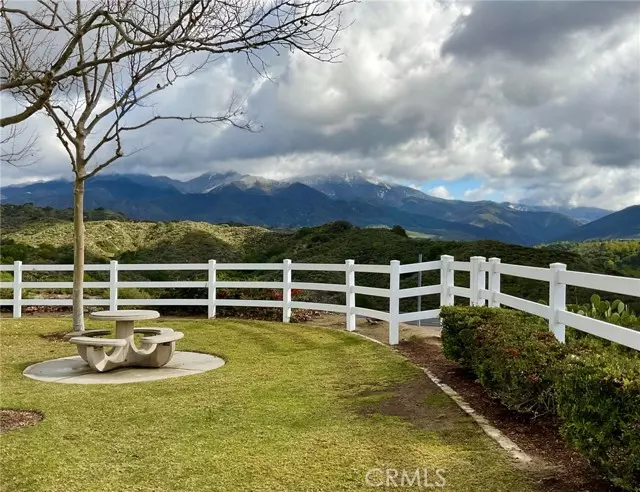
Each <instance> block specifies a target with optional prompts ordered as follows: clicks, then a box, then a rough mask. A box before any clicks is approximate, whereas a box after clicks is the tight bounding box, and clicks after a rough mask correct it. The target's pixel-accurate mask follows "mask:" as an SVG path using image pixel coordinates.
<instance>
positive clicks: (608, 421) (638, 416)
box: [556, 345, 640, 492]
mask: <svg viewBox="0 0 640 492" xmlns="http://www.w3.org/2000/svg"><path fill="white" fill-rule="evenodd" d="M556 394H557V400H558V415H559V416H560V418H561V420H562V426H561V432H562V434H563V435H564V437H565V438H566V439H567V440H568V441H569V442H570V443H571V444H572V445H573V446H574V447H575V448H576V449H577V450H578V451H579V452H580V453H581V454H582V455H584V456H586V457H587V458H588V459H589V461H591V462H592V463H593V464H594V465H595V466H596V467H597V468H598V469H599V470H600V471H601V473H602V474H603V475H604V476H606V477H607V478H609V480H611V482H612V483H614V484H615V485H617V486H619V487H622V488H624V489H625V490H631V491H636V492H638V491H640V356H639V355H638V353H637V352H636V353H635V354H633V353H631V352H625V351H621V350H615V348H613V347H612V348H609V349H607V350H605V351H603V350H600V349H598V346H597V345H595V346H594V347H592V348H591V349H585V350H583V351H581V353H580V355H573V356H569V357H567V359H566V360H565V362H564V371H563V377H562V378H559V379H558V381H557V384H556Z"/></svg>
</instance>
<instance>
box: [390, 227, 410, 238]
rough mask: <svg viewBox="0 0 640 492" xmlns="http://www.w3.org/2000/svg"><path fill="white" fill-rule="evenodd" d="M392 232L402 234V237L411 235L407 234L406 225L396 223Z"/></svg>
mask: <svg viewBox="0 0 640 492" xmlns="http://www.w3.org/2000/svg"><path fill="white" fill-rule="evenodd" d="M391 232H393V233H394V234H397V235H398V236H402V237H409V236H408V235H407V231H406V229H405V228H404V227H402V226H399V225H394V226H393V227H392V228H391Z"/></svg>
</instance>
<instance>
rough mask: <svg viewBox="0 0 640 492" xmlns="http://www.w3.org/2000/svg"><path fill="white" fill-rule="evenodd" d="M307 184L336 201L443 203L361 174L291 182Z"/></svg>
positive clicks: (389, 203)
mask: <svg viewBox="0 0 640 492" xmlns="http://www.w3.org/2000/svg"><path fill="white" fill-rule="evenodd" d="M293 181H297V182H299V183H302V184H306V185H307V186H310V187H311V188H315V189H316V190H318V191H321V192H322V193H324V194H325V195H327V196H329V197H331V198H333V199H334V200H345V201H365V202H368V203H376V202H377V203H385V204H387V205H391V206H397V205H398V204H400V203H401V202H402V201H403V200H404V199H406V198H420V199H422V200H429V201H442V199H440V198H435V197H432V196H430V195H427V194H426V193H423V192H422V191H420V190H416V189H414V188H411V187H409V186H403V185H399V184H396V183H391V182H388V181H383V180H381V179H380V178H377V177H374V176H371V175H368V174H365V173H362V172H356V173H349V174H333V175H328V176H302V177H299V178H295V179H293V180H291V182H293Z"/></svg>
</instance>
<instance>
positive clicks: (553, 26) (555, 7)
mask: <svg viewBox="0 0 640 492" xmlns="http://www.w3.org/2000/svg"><path fill="white" fill-rule="evenodd" d="M639 12H640V3H639V2H635V1H615V0H607V1H599V2H594V1H584V2H577V1H562V0H558V1H524V0H520V1H508V2H504V1H482V2H477V3H474V4H473V7H472V11H471V13H470V14H469V15H467V16H463V17H461V18H460V19H459V20H458V22H457V23H456V24H455V26H454V30H453V32H452V34H451V37H450V38H449V39H448V40H447V41H446V42H445V43H444V44H443V46H442V53H443V54H445V55H446V54H451V55H454V56H458V57H461V58H466V59H470V60H473V59H476V58H477V57H479V56H485V55H493V54H495V53H497V52H499V53H503V54H506V55H509V56H510V57H512V58H515V59H517V60H520V61H526V62H539V61H542V60H544V59H545V58H547V57H549V56H551V55H553V54H554V53H556V52H557V51H559V50H562V49H563V48H565V47H566V43H567V38H568V37H569V36H571V35H572V34H574V33H576V32H579V31H588V30H594V31H597V30H602V29H605V28H607V27H609V26H611V25H612V24H614V23H615V22H616V21H617V20H619V19H621V18H624V17H628V16H635V17H636V18H638V15H639ZM638 20H640V18H639V19H638Z"/></svg>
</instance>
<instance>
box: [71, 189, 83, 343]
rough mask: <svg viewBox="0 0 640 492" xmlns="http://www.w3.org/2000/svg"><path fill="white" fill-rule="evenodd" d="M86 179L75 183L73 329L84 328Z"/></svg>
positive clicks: (81, 329)
mask: <svg viewBox="0 0 640 492" xmlns="http://www.w3.org/2000/svg"><path fill="white" fill-rule="evenodd" d="M83 283H84V181H83V180H82V178H81V177H79V176H76V178H75V180H74V183H73V331H83V330H84V289H83Z"/></svg>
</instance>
